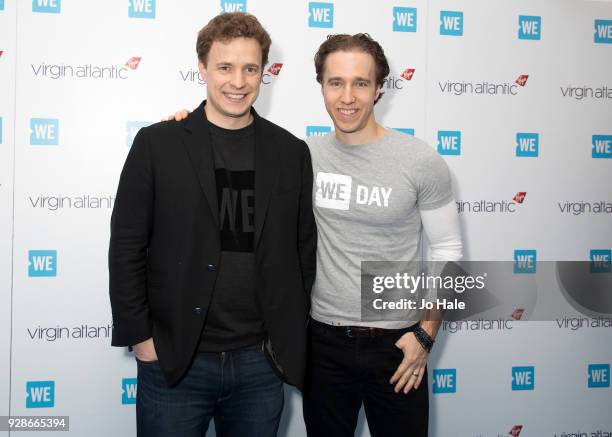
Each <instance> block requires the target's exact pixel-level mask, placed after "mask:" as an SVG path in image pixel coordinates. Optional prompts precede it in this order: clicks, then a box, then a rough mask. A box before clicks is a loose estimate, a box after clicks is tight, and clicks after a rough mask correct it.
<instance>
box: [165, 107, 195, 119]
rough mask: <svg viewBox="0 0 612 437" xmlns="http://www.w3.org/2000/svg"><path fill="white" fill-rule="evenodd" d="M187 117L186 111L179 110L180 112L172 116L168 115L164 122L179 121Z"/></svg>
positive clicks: (187, 112)
mask: <svg viewBox="0 0 612 437" xmlns="http://www.w3.org/2000/svg"><path fill="white" fill-rule="evenodd" d="M188 115H189V111H188V110H186V109H181V110H180V111H176V112H175V113H174V115H169V116H168V118H166V120H165V121H172V120H175V121H181V120H184V119H186V118H187V116H188Z"/></svg>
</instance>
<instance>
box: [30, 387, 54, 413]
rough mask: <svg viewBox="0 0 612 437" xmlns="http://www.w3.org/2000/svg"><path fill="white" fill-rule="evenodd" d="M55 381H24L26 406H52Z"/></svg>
mask: <svg viewBox="0 0 612 437" xmlns="http://www.w3.org/2000/svg"><path fill="white" fill-rule="evenodd" d="M54 406H55V381H28V382H26V408H53V407H54Z"/></svg>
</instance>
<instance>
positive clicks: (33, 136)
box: [30, 118, 59, 146]
mask: <svg viewBox="0 0 612 437" xmlns="http://www.w3.org/2000/svg"><path fill="white" fill-rule="evenodd" d="M58 144H59V120H58V119H57V118H31V119H30V145H32V146H57V145H58Z"/></svg>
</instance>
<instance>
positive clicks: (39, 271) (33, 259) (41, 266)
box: [28, 250, 57, 278]
mask: <svg viewBox="0 0 612 437" xmlns="http://www.w3.org/2000/svg"><path fill="white" fill-rule="evenodd" d="M28 276H29V277H31V278H36V277H54V276H57V250H30V251H29V252H28Z"/></svg>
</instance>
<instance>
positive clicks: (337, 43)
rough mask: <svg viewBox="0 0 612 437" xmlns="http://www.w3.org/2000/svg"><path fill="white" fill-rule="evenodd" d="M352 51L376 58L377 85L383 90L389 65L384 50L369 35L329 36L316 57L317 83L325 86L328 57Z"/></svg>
mask: <svg viewBox="0 0 612 437" xmlns="http://www.w3.org/2000/svg"><path fill="white" fill-rule="evenodd" d="M352 50H358V51H361V52H364V53H367V54H369V55H371V56H372V58H374V63H375V64H376V85H377V86H378V88H382V86H383V83H384V81H385V78H386V77H387V76H388V75H389V63H388V62H387V57H386V56H385V51H384V50H383V48H382V47H381V46H380V44H379V43H378V42H376V41H375V40H374V39H373V38H372V37H371V36H370V35H369V34H367V33H356V34H355V35H348V34H335V35H328V36H327V39H326V40H325V41H323V44H321V46H320V47H319V50H318V51H317V53H316V54H315V57H314V63H315V70H316V72H317V82H319V83H320V84H323V72H324V68H325V60H326V59H327V56H329V55H330V54H331V53H334V52H340V51H342V52H350V51H352ZM382 94H383V93H381V94H380V95H379V97H378V98H377V99H376V101H378V100H379V99H380V97H382Z"/></svg>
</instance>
